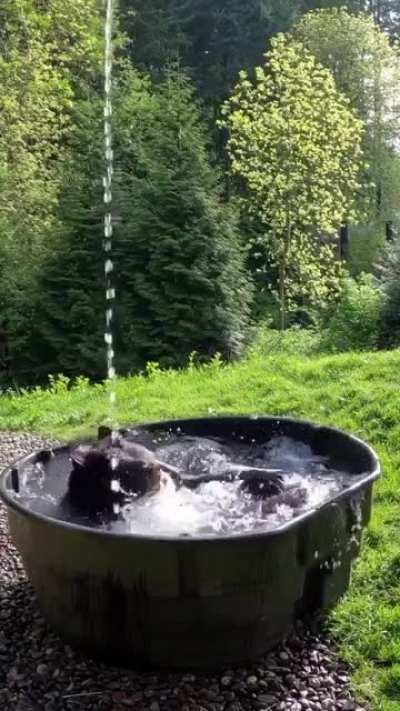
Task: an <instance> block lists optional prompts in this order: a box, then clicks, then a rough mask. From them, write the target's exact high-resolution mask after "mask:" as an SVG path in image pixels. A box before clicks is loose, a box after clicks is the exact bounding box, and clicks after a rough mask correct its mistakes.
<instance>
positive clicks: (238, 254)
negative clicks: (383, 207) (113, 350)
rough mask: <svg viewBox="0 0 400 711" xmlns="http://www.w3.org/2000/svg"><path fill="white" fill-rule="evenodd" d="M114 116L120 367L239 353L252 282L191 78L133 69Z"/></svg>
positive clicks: (183, 362) (177, 363)
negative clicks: (146, 75)
mask: <svg viewBox="0 0 400 711" xmlns="http://www.w3.org/2000/svg"><path fill="white" fill-rule="evenodd" d="M117 115H118V116H119V122H120V124H119V141H120V147H119V150H118V151H117V156H118V157H117V164H118V165H119V166H120V168H121V172H120V175H119V181H118V183H119V211H120V219H121V224H120V226H119V229H118V234H119V237H118V238H117V248H118V260H117V272H116V273H117V278H118V280H119V287H118V304H119V308H118V324H119V329H120V342H121V350H122V352H123V353H124V354H125V358H126V359H127V360H126V362H125V368H129V369H135V368H137V367H142V366H143V365H144V364H145V363H146V361H149V360H151V361H158V362H160V363H161V364H162V365H163V366H176V365H178V366H183V365H185V364H186V363H187V361H188V359H189V357H190V354H191V353H192V352H193V351H196V352H198V353H199V355H201V356H204V357H212V356H213V355H214V354H215V353H216V352H220V353H221V354H222V355H223V356H224V357H226V358H231V357H235V356H238V355H239V354H240V353H241V351H242V348H243V343H244V337H245V330H246V321H247V316H248V302H249V294H250V289H249V285H248V283H247V280H246V278H245V275H244V268H243V253H242V250H241V248H240V245H239V237H238V232H237V227H236V221H235V215H234V214H232V210H231V208H230V207H229V205H224V204H223V203H222V202H221V191H220V188H219V185H218V181H217V178H216V174H215V171H214V170H213V168H212V167H211V165H210V162H209V157H208V154H207V147H206V145H207V142H206V138H205V133H204V128H203V126H202V124H201V120H200V110H199V107H198V105H197V102H196V100H195V98H194V96H193V90H192V88H191V86H190V84H189V82H188V80H187V79H186V78H185V77H184V76H182V75H181V74H180V73H179V72H175V71H169V73H168V75H167V78H166V80H165V81H164V82H163V83H162V84H161V85H160V86H159V87H158V88H155V89H154V88H153V89H152V88H151V86H150V85H149V83H148V82H146V81H143V80H142V79H140V78H139V77H138V76H137V75H136V74H134V73H131V74H130V76H129V79H128V80H127V82H126V83H125V85H124V86H123V87H122V90H121V100H120V105H119V108H118V109H117ZM129 117H130V120H128V118H129Z"/></svg>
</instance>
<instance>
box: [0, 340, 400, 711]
mask: <svg viewBox="0 0 400 711" xmlns="http://www.w3.org/2000/svg"><path fill="white" fill-rule="evenodd" d="M399 385H400V352H399V351H393V352H390V353H366V354H346V355H337V356H308V357H305V356H304V355H302V356H299V355H284V354H279V353H276V354H275V355H273V356H270V357H267V356H265V355H262V354H260V353H257V354H253V355H251V356H249V357H248V358H247V359H246V360H244V361H242V362H240V363H238V364H236V365H234V366H228V367H224V366H222V365H221V364H220V363H219V361H218V360H216V361H215V362H214V363H213V364H211V365H209V366H207V367H201V368H194V367H193V368H189V369H188V370H186V371H182V372H174V371H171V372H166V373H161V372H159V371H158V370H157V368H156V367H153V368H150V369H149V372H148V374H147V376H146V377H140V376H137V377H133V378H129V379H121V380H119V381H118V382H117V395H118V405H117V407H118V420H119V423H120V424H121V425H123V424H128V423H133V422H143V421H146V420H147V421H149V420H155V419H162V418H171V417H177V416H182V417H183V416H196V415H204V414H210V415H218V414H229V413H259V414H264V413H265V414H275V415H293V416H297V417H303V418H309V419H312V420H314V421H318V422H321V423H326V424H334V425H337V426H339V427H342V428H344V429H346V430H349V431H351V432H353V433H355V434H358V435H360V436H361V437H363V438H365V439H367V440H368V441H369V442H370V443H371V444H372V445H373V446H374V447H375V448H376V450H377V452H378V454H379V456H380V458H381V461H382V465H383V468H384V472H385V474H384V477H383V479H382V480H381V482H380V483H379V485H378V487H377V489H376V495H375V506H374V514H373V520H372V524H371V527H370V530H369V531H368V533H367V535H366V539H365V546H364V549H363V555H362V559H361V561H360V562H359V564H358V566H357V568H356V570H355V573H354V576H353V584H352V588H351V592H350V594H349V595H348V597H347V599H346V600H345V601H344V602H343V603H342V604H341V605H340V606H339V607H338V609H337V610H336V611H335V612H334V613H333V615H332V618H331V623H332V627H333V629H334V631H335V634H336V637H337V640H338V643H339V645H340V647H341V652H342V655H343V656H344V657H345V659H347V660H348V661H349V662H350V664H351V665H352V667H353V678H354V684H355V686H356V688H357V690H358V692H359V693H360V694H361V695H362V696H363V697H365V698H368V699H369V700H370V701H371V703H372V707H373V708H374V709H383V710H385V711H386V710H387V711H389V710H390V711H395V709H396V710H397V711H398V709H399V708H400V517H399V512H400V487H399V471H400V387H399ZM107 416H108V395H107V391H106V388H105V387H104V386H102V385H98V386H90V385H89V384H88V383H87V382H86V381H85V380H81V381H79V382H78V383H77V384H76V385H75V386H74V387H72V388H71V386H70V384H69V383H68V382H67V381H65V380H64V379H59V380H56V381H53V383H52V387H51V388H50V389H49V390H47V391H44V390H36V391H33V392H30V393H22V394H20V395H7V394H4V395H3V396H1V397H0V428H2V429H15V430H27V429H29V430H34V431H36V432H39V433H44V434H46V435H53V436H57V437H61V438H66V439H67V438H74V437H78V436H82V435H87V434H89V433H94V432H95V430H96V427H97V426H98V425H99V424H101V423H104V422H106V421H107Z"/></svg>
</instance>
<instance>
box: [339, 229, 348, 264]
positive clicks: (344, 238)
mask: <svg viewBox="0 0 400 711" xmlns="http://www.w3.org/2000/svg"><path fill="white" fill-rule="evenodd" d="M349 257H350V229H349V225H348V223H347V222H346V224H345V225H343V226H342V227H341V228H340V258H341V260H342V261H343V262H347V261H348V259H349Z"/></svg>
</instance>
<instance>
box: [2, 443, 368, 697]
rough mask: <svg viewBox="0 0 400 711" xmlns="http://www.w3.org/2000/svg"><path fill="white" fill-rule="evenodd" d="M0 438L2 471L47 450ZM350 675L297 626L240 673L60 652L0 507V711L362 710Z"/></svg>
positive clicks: (325, 643)
mask: <svg viewBox="0 0 400 711" xmlns="http://www.w3.org/2000/svg"><path fill="white" fill-rule="evenodd" d="M54 444H55V443H54V442H47V441H45V440H43V439H41V438H40V437H37V436H36V435H32V434H13V433H1V434H0V470H1V469H2V468H3V467H5V466H6V465H7V464H8V463H10V462H11V461H14V460H15V459H17V458H19V457H22V456H23V455H25V454H29V453H30V452H32V451H34V450H37V449H42V448H43V447H45V448H49V447H51V446H54ZM348 672H349V670H348V668H347V667H346V665H345V664H343V662H342V661H341V660H340V659H338V657H337V653H336V651H335V649H334V648H333V647H332V645H331V643H330V642H329V640H328V639H327V638H325V637H324V636H323V635H321V634H320V630H319V628H317V627H316V626H315V628H314V629H313V630H310V629H309V628H307V626H306V625H304V623H301V622H299V623H298V624H297V625H296V630H295V632H294V633H293V634H292V635H291V636H290V638H289V639H288V640H287V641H286V643H285V644H282V645H281V647H280V648H278V649H277V650H275V651H273V652H272V653H270V654H268V655H267V656H266V657H265V658H264V659H261V660H258V662H257V664H255V665H254V666H246V668H243V669H234V670H233V669H225V671H224V673H223V674H222V676H221V675H217V676H215V675H212V674H201V673H199V674H196V675H195V674H188V673H186V674H167V673H164V674H163V673H159V674H154V673H152V674H148V673H137V672H134V671H127V670H126V669H119V668H116V667H106V666H105V665H103V664H101V663H98V662H95V661H94V660H92V659H89V658H87V657H85V656H84V655H83V654H81V653H79V652H77V651H75V650H73V649H72V648H71V647H69V646H68V645H64V644H63V643H62V642H61V641H60V640H59V638H58V637H57V635H55V634H54V633H53V632H52V631H51V630H49V629H48V627H47V626H46V624H45V622H44V620H43V619H42V617H41V614H40V611H39V609H38V606H37V602H36V598H35V595H34V593H33V590H32V588H31V586H30V585H29V583H28V581H27V579H26V576H25V573H24V570H23V567H22V563H21V560H20V558H19V556H18V554H17V552H16V550H15V549H14V547H13V545H12V543H11V541H10V539H9V537H8V529H7V516H6V513H5V510H4V508H3V507H2V506H1V505H0V709H1V711H38V710H39V709H44V711H124V709H133V711H278V709H281V711H366V709H365V708H364V707H363V706H362V705H360V704H357V702H356V701H355V700H354V698H353V697H352V694H351V690H350V678H349V673H348Z"/></svg>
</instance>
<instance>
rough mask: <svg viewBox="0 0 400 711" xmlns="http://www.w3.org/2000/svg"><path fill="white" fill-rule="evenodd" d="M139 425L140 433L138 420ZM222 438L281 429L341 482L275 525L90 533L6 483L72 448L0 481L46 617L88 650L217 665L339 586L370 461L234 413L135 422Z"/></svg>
mask: <svg viewBox="0 0 400 711" xmlns="http://www.w3.org/2000/svg"><path fill="white" fill-rule="evenodd" d="M138 429H139V430H140V428H138ZM146 431H147V432H150V433H152V432H157V433H159V432H160V431H161V432H171V433H174V432H181V433H182V432H183V433H185V434H187V435H190V436H200V437H207V438H209V437H216V438H220V439H223V440H224V441H230V442H248V443H250V442H252V443H265V442H269V441H270V440H272V438H275V437H277V436H288V437H290V438H292V439H294V440H295V441H298V442H302V443H305V444H307V445H309V446H310V447H311V448H312V450H313V452H315V453H316V454H317V455H321V456H323V457H327V458H329V461H330V463H331V465H332V467H333V468H334V469H335V470H336V471H339V472H345V473H346V475H348V479H347V485H346V486H345V487H343V488H342V489H341V490H340V491H339V492H338V493H337V494H335V496H333V498H331V499H330V500H329V501H327V502H326V503H324V504H323V505H321V506H320V507H317V508H314V509H311V510H307V511H305V512H304V511H303V512H302V513H301V514H300V515H298V516H295V517H294V518H293V519H292V520H290V521H289V522H286V523H284V524H283V525H280V526H278V527H276V528H274V529H273V530H269V531H261V532H260V531H257V532H253V533H248V532H246V533H240V534H237V533H236V534H232V535H222V536H215V535H203V536H196V537H192V538H185V537H181V536H179V537H177V536H175V537H174V538H172V537H168V536H152V535H146V536H143V535H132V534H126V533H125V534H121V533H116V532H112V531H111V532H110V531H105V530H97V529H94V528H90V527H89V526H85V525H77V524H74V523H68V522H65V521H60V520H57V519H55V518H53V517H51V516H49V515H47V514H46V513H38V512H35V511H33V510H32V509H31V508H30V507H29V506H28V505H26V503H24V502H23V499H21V498H19V496H18V494H17V493H16V490H18V487H21V486H23V481H24V477H25V481H26V477H27V476H29V471H31V468H32V464H34V463H35V462H36V461H38V460H39V461H40V462H42V464H43V467H44V476H45V478H46V477H52V476H60V471H61V473H62V477H63V478H64V479H65V478H66V477H67V473H68V467H69V466H70V465H69V454H70V451H69V448H68V447H62V448H59V449H56V450H54V452H53V454H52V455H51V456H50V457H49V456H48V455H46V453H44V454H43V453H36V454H32V455H31V456H30V457H28V458H27V459H25V460H23V461H21V462H18V463H17V464H16V465H14V467H13V468H11V469H9V470H7V471H6V472H4V474H3V475H2V479H1V484H0V495H1V498H2V499H3V501H4V502H5V505H6V507H7V509H8V517H9V525H10V531H11V536H12V538H13V540H14V542H15V544H16V546H17V548H18V550H19V552H20V554H21V556H22V559H23V562H24V565H25V568H26V571H27V574H28V576H29V578H30V580H31V581H32V584H33V586H34V588H35V590H36V593H37V596H38V599H39V602H40V605H41V607H42V609H43V612H44V614H45V617H46V618H47V620H48V622H49V623H50V625H51V626H52V627H53V628H54V629H55V630H57V631H58V632H59V634H60V635H61V636H62V638H63V639H65V640H67V641H69V642H71V643H72V644H74V645H77V646H79V647H81V648H83V649H85V650H87V651H88V652H89V653H92V654H94V655H96V656H100V657H103V658H108V659H109V660H110V661H113V662H114V663H117V662H120V663H123V664H125V665H129V666H137V667H159V668H207V667H209V668H213V667H214V668H217V667H223V666H226V665H233V664H236V663H242V662H246V661H250V660H254V659H256V658H257V657H258V656H260V655H262V654H263V653H265V652H266V651H267V650H268V649H270V648H271V647H273V646H274V645H275V644H276V643H277V642H279V641H280V640H281V639H282V638H283V637H284V636H285V635H286V633H288V632H289V631H290V628H291V625H292V623H293V620H294V619H295V618H296V617H297V616H300V615H303V614H308V613H311V614H313V613H315V612H316V611H321V610H322V611H323V610H326V609H328V608H330V607H331V606H332V605H334V604H335V602H336V601H337V600H338V599H339V598H340V597H341V596H342V595H343V594H344V593H345V592H346V590H347V588H348V585H349V580H350V574H351V565H352V561H353V560H354V558H355V557H356V555H357V554H358V552H359V546H360V541H361V534H362V529H363V527H365V526H366V524H367V523H368V521H369V518H370V513H371V497H372V488H373V482H374V480H375V479H376V478H377V477H378V476H379V463H378V460H377V457H376V456H375V454H374V452H373V451H372V450H371V449H370V448H369V447H368V446H367V445H366V444H364V443H363V442H361V441H360V440H358V439H356V438H355V437H352V436H350V435H347V434H345V433H343V432H340V431H338V430H335V429H332V428H328V427H318V426H315V425H313V424H309V423H305V422H298V421H294V420H282V419H276V418H269V417H258V418H257V417H240V418H239V417H235V418H215V419H198V420H189V421H175V422H167V423H161V424H160V423H158V424H152V425H146Z"/></svg>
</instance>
